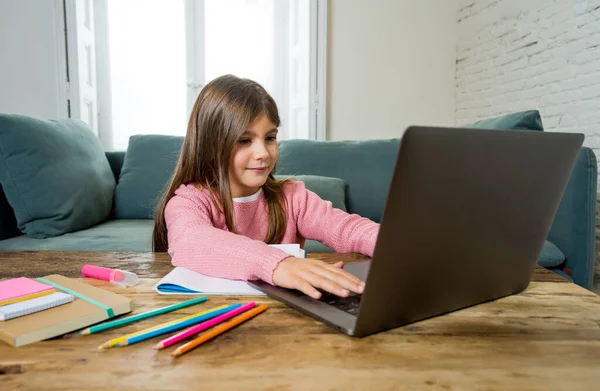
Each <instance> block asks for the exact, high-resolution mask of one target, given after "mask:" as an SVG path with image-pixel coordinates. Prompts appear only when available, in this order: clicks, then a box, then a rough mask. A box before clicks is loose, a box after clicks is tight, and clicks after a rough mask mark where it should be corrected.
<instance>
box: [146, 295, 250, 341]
mask: <svg viewBox="0 0 600 391" xmlns="http://www.w3.org/2000/svg"><path fill="white" fill-rule="evenodd" d="M255 306H256V303H255V302H250V303H248V304H244V305H243V306H241V307H240V308H238V309H235V310H233V311H229V312H227V313H225V314H223V315H219V316H218V317H216V318H214V319H211V320H207V321H206V322H202V323H200V324H199V325H197V326H194V327H191V328H189V329H187V330H185V331H182V332H181V333H179V334H175V335H173V336H172V337H169V338H166V339H163V340H162V341H160V342H159V343H157V344H156V345H155V346H154V349H156V350H161V349H164V348H168V347H169V346H171V345H173V344H176V343H177V342H179V341H182V340H184V339H186V338H188V337H191V336H192V335H196V334H200V333H201V332H202V331H204V330H207V329H209V328H211V327H213V326H216V325H218V324H219V323H222V322H224V321H226V320H227V319H231V318H233V317H234V316H237V315H239V314H241V313H242V312H246V311H248V310H249V309H251V308H254V307H255Z"/></svg>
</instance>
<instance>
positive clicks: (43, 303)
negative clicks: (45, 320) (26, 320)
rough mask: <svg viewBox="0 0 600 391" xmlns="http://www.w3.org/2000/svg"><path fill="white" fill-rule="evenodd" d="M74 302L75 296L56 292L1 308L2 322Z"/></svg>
mask: <svg viewBox="0 0 600 391" xmlns="http://www.w3.org/2000/svg"><path fill="white" fill-rule="evenodd" d="M72 301H73V296H72V295H69V294H67V293H63V292H54V293H51V294H49V295H44V296H40V297H36V298H33V299H29V300H24V301H19V302H17V303H13V304H8V305H5V306H2V307H0V320H1V321H4V320H9V319H12V318H17V317H19V316H24V315H29V314H33V313H35V312H39V311H43V310H47V309H49V308H53V307H57V306H59V305H63V304H67V303H70V302H72Z"/></svg>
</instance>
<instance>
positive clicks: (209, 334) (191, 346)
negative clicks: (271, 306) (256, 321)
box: [171, 304, 268, 357]
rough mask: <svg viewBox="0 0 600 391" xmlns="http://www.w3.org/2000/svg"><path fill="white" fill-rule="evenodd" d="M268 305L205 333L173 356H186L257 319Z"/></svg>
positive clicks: (177, 350)
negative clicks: (215, 338)
mask: <svg viewBox="0 0 600 391" xmlns="http://www.w3.org/2000/svg"><path fill="white" fill-rule="evenodd" d="M267 308H268V307H267V305H266V304H261V305H259V306H258V307H256V308H253V309H251V310H250V311H248V312H244V313H243V314H241V315H240V316H238V317H237V318H234V319H233V320H230V321H229V322H227V323H224V324H222V325H221V326H219V327H217V328H215V329H213V330H211V331H209V332H207V333H205V334H202V335H201V336H199V337H198V338H196V339H194V340H192V341H190V342H188V343H186V344H185V345H181V346H180V347H178V348H177V349H175V350H174V351H173V353H171V356H173V357H177V356H180V355H182V354H185V353H187V352H189V351H190V350H192V349H194V348H195V347H197V346H199V345H201V344H203V343H204V342H206V341H208V340H210V339H213V338H214V337H216V336H218V335H219V334H223V333H224V332H226V331H227V330H229V329H232V328H234V327H235V326H237V325H239V324H241V323H244V322H245V321H247V320H249V319H251V318H253V317H255V316H256V315H258V314H260V313H261V312H263V311H265V310H266V309H267Z"/></svg>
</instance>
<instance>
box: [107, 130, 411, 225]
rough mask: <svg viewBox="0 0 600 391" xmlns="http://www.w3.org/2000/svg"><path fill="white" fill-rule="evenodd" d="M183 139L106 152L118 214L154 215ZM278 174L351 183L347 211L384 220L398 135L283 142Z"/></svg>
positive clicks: (143, 139) (152, 139)
mask: <svg viewBox="0 0 600 391" xmlns="http://www.w3.org/2000/svg"><path fill="white" fill-rule="evenodd" d="M182 142H183V138H182V137H175V136H159V135H143V136H134V137H133V138H132V139H131V140H130V146H129V149H128V152H127V155H125V153H124V152H107V158H108V160H109V162H110V165H111V168H112V170H113V173H114V174H115V178H117V180H118V183H117V189H116V192H115V217H116V218H151V216H152V214H153V212H154V211H153V209H154V206H155V205H156V203H157V201H158V199H159V197H160V195H161V193H162V191H163V189H164V188H165V186H166V184H167V181H168V177H169V176H170V174H171V173H172V172H173V170H174V169H175V164H176V162H177V157H178V154H179V150H180V149H181V144H182ZM279 145H280V149H279V161H278V163H277V168H276V172H275V173H276V174H277V175H284V176H286V175H318V176H324V177H334V178H340V179H342V180H344V181H345V183H346V196H345V203H346V208H347V210H348V212H350V213H357V214H359V215H361V216H364V217H368V218H369V219H371V220H374V221H376V222H379V221H380V220H381V214H382V211H383V207H384V205H385V198H386V196H387V191H388V189H389V184H390V180H391V177H392V173H393V170H394V163H395V161H396V155H397V154H398V148H399V145H400V140H399V139H388V140H365V141H311V140H283V141H281V142H280V143H279Z"/></svg>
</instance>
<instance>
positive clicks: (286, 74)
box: [67, 0, 326, 150]
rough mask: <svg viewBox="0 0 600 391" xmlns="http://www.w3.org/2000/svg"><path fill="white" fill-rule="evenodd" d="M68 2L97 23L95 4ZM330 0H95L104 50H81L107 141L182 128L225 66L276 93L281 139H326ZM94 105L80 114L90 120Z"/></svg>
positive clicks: (98, 43)
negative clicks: (91, 66) (89, 64)
mask: <svg viewBox="0 0 600 391" xmlns="http://www.w3.org/2000/svg"><path fill="white" fill-rule="evenodd" d="M83 4H85V2H83ZM71 6H72V7H73V9H74V11H73V10H72V12H73V14H75V15H76V16H77V17H76V18H75V19H76V20H75V21H72V23H79V24H83V25H85V24H86V23H88V25H90V22H89V20H90V16H89V9H85V8H84V7H83V6H81V5H80V2H75V1H74V0H73V3H71ZM77 7H80V8H82V10H81V11H80V12H79V13H77ZM325 7H326V1H324V0H323V1H321V0H309V1H305V0H290V1H281V0H180V1H172V0H120V1H117V0H114V1H113V0H110V1H107V0H95V2H94V7H93V10H94V11H95V17H93V19H94V20H95V28H94V29H93V30H94V31H95V37H94V42H95V47H96V48H97V49H98V52H97V53H94V51H90V50H89V48H88V49H82V50H81V51H82V56H88V58H93V57H94V56H95V57H96V65H97V76H95V77H97V85H98V91H97V99H98V103H97V106H98V109H97V110H98V114H99V116H98V118H99V121H97V123H98V125H97V129H98V130H97V132H98V135H99V137H100V140H101V141H102V143H103V144H104V146H105V148H106V149H107V150H125V149H126V148H127V143H128V140H129V137H130V136H131V135H133V134H169V135H182V136H183V135H185V132H186V127H187V121H188V116H189V113H190V111H191V107H192V105H193V103H194V101H195V99H196V97H197V95H198V93H199V91H200V89H201V88H202V87H203V86H204V85H205V84H206V83H207V82H209V81H210V80H212V79H214V78H215V77H218V76H220V75H223V74H227V73H232V74H235V75H237V76H240V77H246V78H250V79H253V80H256V81H257V82H259V83H261V84H262V85H263V87H265V89H266V90H267V91H268V92H269V93H270V94H271V95H272V96H273V98H274V99H275V101H276V102H277V105H278V107H279V111H280V117H281V120H282V125H281V128H280V135H281V137H280V138H282V139H285V138H304V139H308V138H311V139H324V135H325V130H324V86H325V84H324V69H325V66H324V63H325V62H324V43H325V36H324V28H323V26H324V23H325V19H326V15H325V11H326V8H325ZM68 10H69V8H68V7H67V11H68ZM86 15H88V16H86ZM68 21H69V18H67V22H68ZM68 24H69V23H68ZM92 25H94V24H92ZM81 31H83V30H82V29H79V31H75V32H76V33H80V32H81ZM68 35H69V34H68ZM71 35H73V31H72V30H71ZM88 46H90V45H89V44H88ZM93 47H94V46H92V48H93ZM86 53H87V54H86ZM318 54H320V56H318ZM84 66H85V63H84V62H80V63H76V64H75V65H74V67H77V68H79V69H83V68H84ZM83 74H85V77H90V76H89V72H83ZM82 77H83V76H82ZM317 80H318V81H319V83H317ZM72 82H73V80H72ZM75 82H76V83H80V81H79V79H78V80H77V81H75ZM89 100H90V99H89V97H88V98H87V101H89ZM95 109H96V108H95V106H94V107H92V106H87V109H86V110H81V113H83V112H84V111H85V115H86V117H84V115H83V114H81V113H79V112H77V113H73V114H74V116H75V117H77V118H81V119H82V120H84V121H86V122H88V121H91V120H93V115H90V113H89V112H90V110H91V111H93V110H95ZM90 118H92V119H90Z"/></svg>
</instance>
